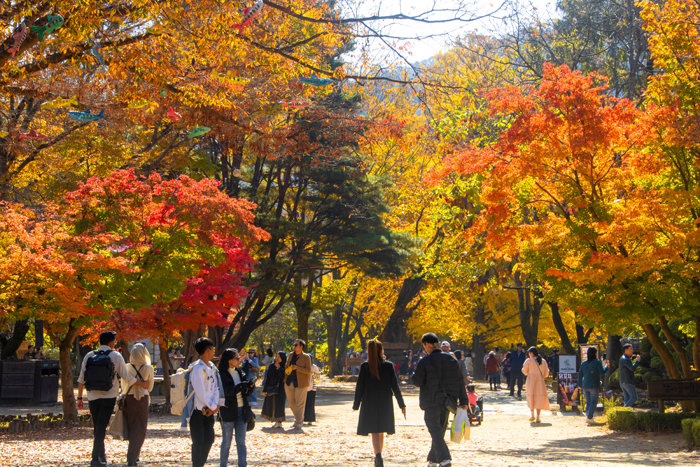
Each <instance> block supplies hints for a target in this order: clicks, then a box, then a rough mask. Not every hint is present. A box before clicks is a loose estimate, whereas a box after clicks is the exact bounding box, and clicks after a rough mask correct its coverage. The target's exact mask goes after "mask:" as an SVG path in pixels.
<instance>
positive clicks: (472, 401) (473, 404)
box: [467, 384, 482, 423]
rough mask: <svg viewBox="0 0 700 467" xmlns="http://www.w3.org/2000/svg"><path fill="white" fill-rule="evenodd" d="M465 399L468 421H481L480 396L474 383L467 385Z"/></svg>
mask: <svg viewBox="0 0 700 467" xmlns="http://www.w3.org/2000/svg"><path fill="white" fill-rule="evenodd" d="M467 399H468V400H469V407H468V408H467V413H468V414H469V422H470V423H471V422H472V421H481V405H482V401H481V396H479V394H477V393H476V385H474V384H469V385H467Z"/></svg>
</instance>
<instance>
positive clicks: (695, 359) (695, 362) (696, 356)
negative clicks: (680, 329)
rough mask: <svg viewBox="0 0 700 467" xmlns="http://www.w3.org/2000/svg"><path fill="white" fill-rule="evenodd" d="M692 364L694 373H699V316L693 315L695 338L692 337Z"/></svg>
mask: <svg viewBox="0 0 700 467" xmlns="http://www.w3.org/2000/svg"><path fill="white" fill-rule="evenodd" d="M693 365H694V366H695V375H696V376H697V375H698V373H700V316H696V317H695V339H693Z"/></svg>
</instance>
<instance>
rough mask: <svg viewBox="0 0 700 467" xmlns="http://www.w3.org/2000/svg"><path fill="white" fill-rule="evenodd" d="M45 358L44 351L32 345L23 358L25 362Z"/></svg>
mask: <svg viewBox="0 0 700 467" xmlns="http://www.w3.org/2000/svg"><path fill="white" fill-rule="evenodd" d="M44 358H45V357H44V351H43V349H42V348H41V347H34V346H33V345H31V344H30V345H29V347H27V351H26V352H25V353H24V355H23V356H22V359H23V360H43V359H44Z"/></svg>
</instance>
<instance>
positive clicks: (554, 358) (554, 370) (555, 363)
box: [547, 349, 559, 381]
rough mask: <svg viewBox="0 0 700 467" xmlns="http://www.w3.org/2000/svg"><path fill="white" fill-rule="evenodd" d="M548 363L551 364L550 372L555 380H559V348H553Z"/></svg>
mask: <svg viewBox="0 0 700 467" xmlns="http://www.w3.org/2000/svg"><path fill="white" fill-rule="evenodd" d="M547 365H549V372H550V373H551V374H552V378H554V381H557V378H558V376H559V349H554V350H552V355H550V356H549V358H548V359H547Z"/></svg>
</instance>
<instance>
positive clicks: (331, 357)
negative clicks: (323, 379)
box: [326, 304, 343, 376]
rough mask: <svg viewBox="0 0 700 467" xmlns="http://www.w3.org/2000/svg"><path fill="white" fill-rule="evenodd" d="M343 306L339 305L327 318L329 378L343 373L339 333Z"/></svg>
mask: <svg viewBox="0 0 700 467" xmlns="http://www.w3.org/2000/svg"><path fill="white" fill-rule="evenodd" d="M342 306H343V305H342V304H337V305H336V306H335V307H334V309H333V311H332V312H331V313H330V315H327V318H326V332H327V334H328V365H329V367H330V368H329V372H328V375H329V376H336V375H339V374H341V373H342V372H343V368H342V364H341V362H340V360H341V357H342V356H341V355H339V354H338V331H339V329H340V317H341V315H342V313H343V310H342Z"/></svg>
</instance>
